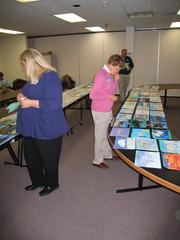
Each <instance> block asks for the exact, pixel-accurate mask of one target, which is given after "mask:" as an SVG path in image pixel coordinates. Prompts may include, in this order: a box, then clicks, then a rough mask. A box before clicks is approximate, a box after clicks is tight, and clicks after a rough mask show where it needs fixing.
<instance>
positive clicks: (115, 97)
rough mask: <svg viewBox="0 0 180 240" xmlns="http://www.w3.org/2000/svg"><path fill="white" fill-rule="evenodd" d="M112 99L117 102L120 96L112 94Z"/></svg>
mask: <svg viewBox="0 0 180 240" xmlns="http://www.w3.org/2000/svg"><path fill="white" fill-rule="evenodd" d="M110 99H111V100H112V101H113V102H116V101H117V100H118V97H117V96H115V95H111V96H110Z"/></svg>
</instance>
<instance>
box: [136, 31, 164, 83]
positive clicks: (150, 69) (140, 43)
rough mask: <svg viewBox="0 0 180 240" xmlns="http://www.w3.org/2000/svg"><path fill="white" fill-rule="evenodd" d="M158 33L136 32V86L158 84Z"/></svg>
mask: <svg viewBox="0 0 180 240" xmlns="http://www.w3.org/2000/svg"><path fill="white" fill-rule="evenodd" d="M158 36H159V32H158V31H144V32H143V31H137V32H135V54H134V56H135V58H134V65H135V67H134V86H140V85H145V84H149V83H152V84H153V83H157V64H158Z"/></svg>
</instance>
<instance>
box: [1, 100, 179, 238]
mask: <svg viewBox="0 0 180 240" xmlns="http://www.w3.org/2000/svg"><path fill="white" fill-rule="evenodd" d="M178 101H179V100H178ZM166 116H167V119H168V121H169V125H170V128H171V129H172V131H173V134H174V135H176V137H178V138H179V139H180V128H179V125H178V124H179V119H180V104H179V106H178V105H177V102H176V101H175V105H173V103H171V108H169V109H167V110H166ZM83 117H84V122H83V126H82V127H81V126H80V125H79V114H78V112H75V111H72V112H71V113H69V114H68V119H69V122H70V125H73V126H74V134H73V135H71V136H65V137H64V143H63V149H62V155H61V160H60V168H59V172H60V188H59V189H58V190H56V191H54V192H52V193H51V194H50V195H47V196H45V197H40V196H39V195H38V192H39V190H35V191H32V192H26V191H24V186H26V185H28V184H29V183H30V180H29V177H28V174H27V170H26V168H20V167H15V166H10V165H4V161H11V159H10V156H9V153H8V152H7V150H3V151H2V152H1V153H0V154H1V161H0V194H1V195H0V209H1V210H0V240H111V239H113V240H178V239H180V201H179V200H180V198H179V195H178V194H176V193H173V192H171V191H169V190H167V189H164V188H158V189H152V190H146V191H142V192H131V193H120V194H117V193H116V189H119V188H127V187H136V186H137V180H138V178H137V177H138V175H137V174H136V173H135V172H134V171H132V170H131V169H130V168H128V167H127V166H126V165H125V164H124V163H122V162H121V161H120V160H116V161H108V164H109V165H110V168H109V169H98V168H95V167H93V166H92V164H91V161H92V158H93V125H92V119H91V115H90V112H89V111H88V110H87V111H85V113H84V116H83ZM13 147H14V148H16V144H14V146H13ZM145 184H151V182H150V181H148V180H146V181H145Z"/></svg>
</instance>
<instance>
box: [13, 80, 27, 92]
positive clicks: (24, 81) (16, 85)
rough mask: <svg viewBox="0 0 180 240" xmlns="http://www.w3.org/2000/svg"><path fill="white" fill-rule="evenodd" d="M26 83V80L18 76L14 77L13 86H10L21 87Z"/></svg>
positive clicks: (15, 88)
mask: <svg viewBox="0 0 180 240" xmlns="http://www.w3.org/2000/svg"><path fill="white" fill-rule="evenodd" d="M26 83H27V81H26V80H24V79H20V78H18V79H15V80H14V81H13V87H12V88H13V89H14V90H17V89H21V88H23V86H24V85H25V84H26Z"/></svg>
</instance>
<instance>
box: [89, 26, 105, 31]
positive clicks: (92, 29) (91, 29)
mask: <svg viewBox="0 0 180 240" xmlns="http://www.w3.org/2000/svg"><path fill="white" fill-rule="evenodd" d="M85 29H87V30H89V31H92V32H104V31H106V30H105V29H103V28H101V27H85Z"/></svg>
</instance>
